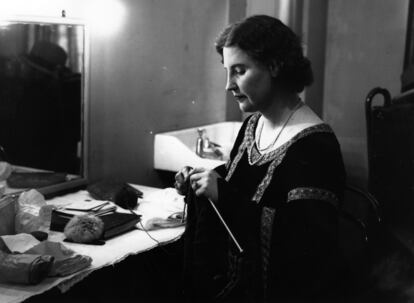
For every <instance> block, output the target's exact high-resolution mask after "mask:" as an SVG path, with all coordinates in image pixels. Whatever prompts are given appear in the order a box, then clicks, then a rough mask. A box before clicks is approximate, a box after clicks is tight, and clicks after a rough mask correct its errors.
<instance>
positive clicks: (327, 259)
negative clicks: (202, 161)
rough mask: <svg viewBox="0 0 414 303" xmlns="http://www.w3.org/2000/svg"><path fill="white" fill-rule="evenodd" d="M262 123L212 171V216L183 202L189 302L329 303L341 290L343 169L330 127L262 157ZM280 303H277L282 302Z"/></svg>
mask: <svg viewBox="0 0 414 303" xmlns="http://www.w3.org/2000/svg"><path fill="white" fill-rule="evenodd" d="M259 117H260V114H253V115H252V116H250V117H249V118H247V119H246V120H245V122H244V123H243V125H242V127H241V129H240V132H239V134H238V137H237V139H236V142H235V144H234V146H233V149H232V152H231V155H230V160H229V161H228V163H227V164H226V165H223V166H220V167H217V168H216V171H217V172H218V173H219V174H220V175H221V176H222V178H219V179H218V201H217V203H216V206H217V208H218V209H219V211H220V213H221V214H222V216H223V218H224V220H225V221H226V222H227V224H228V226H229V228H230V229H231V231H232V232H233V234H234V236H235V238H236V239H237V241H238V242H239V244H240V246H241V247H242V249H243V252H242V253H241V252H240V251H239V250H238V248H237V246H236V245H235V244H234V242H233V241H232V239H231V238H230V237H229V236H228V233H227V232H226V230H225V229H224V228H223V225H222V224H221V222H220V221H219V219H218V217H217V215H216V214H215V213H214V211H213V209H212V207H211V205H210V204H209V203H208V201H207V200H206V199H204V198H198V197H195V196H194V194H193V193H190V194H189V195H188V196H187V197H186V200H187V202H188V222H187V229H186V234H185V245H186V246H185V247H186V248H185V252H186V261H185V278H186V287H187V289H186V293H187V296H188V297H189V298H190V300H191V301H197V300H199V301H202V300H206V301H211V300H213V299H215V300H219V301H220V300H221V301H231V302H273V301H278V300H279V301H280V300H283V301H282V302H285V301H286V300H289V301H290V300H292V301H294V302H296V301H309V300H316V301H319V300H322V298H326V299H327V300H330V298H333V297H334V296H335V295H336V294H337V291H338V285H340V280H341V275H342V274H341V271H342V265H341V264H342V262H341V257H340V252H339V250H338V243H337V240H338V238H337V236H338V211H337V210H338V206H339V204H340V201H341V199H342V196H343V191H344V186H345V170H344V165H343V160H342V156H341V152H340V147H339V144H338V141H337V139H336V137H335V135H334V133H333V132H332V130H331V128H330V127H329V126H328V125H327V124H323V123H322V124H318V125H314V126H311V127H308V128H306V129H304V130H302V131H300V132H299V133H298V134H297V135H295V136H294V137H293V138H291V139H290V140H289V141H288V142H286V143H285V144H283V145H282V146H280V147H278V148H277V149H275V150H273V151H271V152H269V153H266V154H260V153H259V152H258V150H257V147H256V144H255V140H254V135H255V129H256V126H257V121H258V119H259ZM279 301H278V302H279Z"/></svg>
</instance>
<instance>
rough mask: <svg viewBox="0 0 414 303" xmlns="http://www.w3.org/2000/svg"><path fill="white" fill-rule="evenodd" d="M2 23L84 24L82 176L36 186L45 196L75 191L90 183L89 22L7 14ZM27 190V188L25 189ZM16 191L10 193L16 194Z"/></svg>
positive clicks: (1, 20)
mask: <svg viewBox="0 0 414 303" xmlns="http://www.w3.org/2000/svg"><path fill="white" fill-rule="evenodd" d="M0 22H1V23H5V24H7V23H43V24H63V25H80V26H83V29H84V34H83V45H84V64H83V71H82V85H81V117H82V118H81V121H82V125H81V138H82V139H81V141H82V150H81V155H82V157H81V171H80V178H77V179H74V180H69V181H65V182H63V183H58V184H54V185H49V186H45V187H39V188H35V189H36V190H37V191H39V192H40V193H42V194H43V195H44V196H45V197H47V198H49V197H53V196H56V195H59V194H61V193H65V192H69V191H73V190H76V189H80V188H82V187H85V186H86V185H87V184H88V172H89V169H88V163H89V153H88V147H89V107H90V105H89V96H90V94H89V85H90V79H89V77H90V33H89V27H88V24H87V23H86V22H85V21H84V20H82V19H74V18H66V17H61V18H56V17H40V16H6V17H4V18H3V17H1V19H0ZM25 190H27V189H25ZM16 193H18V192H15V193H10V195H14V194H16Z"/></svg>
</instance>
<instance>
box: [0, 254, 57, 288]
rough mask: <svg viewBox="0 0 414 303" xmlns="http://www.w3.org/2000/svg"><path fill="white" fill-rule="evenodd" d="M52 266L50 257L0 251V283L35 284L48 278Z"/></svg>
mask: <svg viewBox="0 0 414 303" xmlns="http://www.w3.org/2000/svg"><path fill="white" fill-rule="evenodd" d="M52 265H53V257H52V256H48V255H36V254H8V253H6V252H4V251H0V273H1V274H0V282H8V283H19V284H37V283H39V282H40V281H42V280H43V279H44V278H46V277H47V276H48V274H49V273H50V271H51V268H52Z"/></svg>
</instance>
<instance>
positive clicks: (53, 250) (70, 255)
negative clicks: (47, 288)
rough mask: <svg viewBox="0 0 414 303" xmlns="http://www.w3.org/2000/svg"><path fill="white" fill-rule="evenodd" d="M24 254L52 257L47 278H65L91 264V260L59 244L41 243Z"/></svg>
mask: <svg viewBox="0 0 414 303" xmlns="http://www.w3.org/2000/svg"><path fill="white" fill-rule="evenodd" d="M25 254H39V255H50V256H53V257H54V262H53V266H52V268H51V271H50V273H49V276H67V275H70V274H73V273H75V272H78V271H80V270H82V269H84V268H86V267H88V266H90V265H91V263H92V258H91V257H89V256H84V255H80V254H77V253H75V252H74V251H73V250H71V249H69V248H67V247H66V246H65V245H63V244H62V243H60V242H51V241H43V242H40V243H39V244H37V245H35V246H33V247H32V248H30V249H29V250H27V251H25Z"/></svg>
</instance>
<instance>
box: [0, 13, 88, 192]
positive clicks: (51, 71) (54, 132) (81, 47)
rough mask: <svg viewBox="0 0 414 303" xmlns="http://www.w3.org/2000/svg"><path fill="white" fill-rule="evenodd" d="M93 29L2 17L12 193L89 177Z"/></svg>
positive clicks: (1, 144)
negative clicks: (89, 40) (88, 118)
mask: <svg viewBox="0 0 414 303" xmlns="http://www.w3.org/2000/svg"><path fill="white" fill-rule="evenodd" d="M87 53H88V52H87V33H86V28H85V25H84V24H81V23H77V22H69V21H67V20H66V19H63V18H62V19H61V20H58V21H50V20H46V21H44V20H2V21H1V22H0V161H3V162H4V161H5V162H8V163H9V164H11V165H12V168H13V173H12V175H11V176H10V177H8V179H7V180H6V181H7V186H8V189H9V191H11V192H13V191H14V190H21V189H22V188H23V189H25V188H38V189H40V191H41V192H44V193H49V192H53V191H57V190H59V189H65V188H70V187H72V186H77V185H79V184H82V183H85V182H86V178H87V167H86V157H85V155H86V147H87V136H86V133H87V132H86V126H87V121H86V113H87V104H88V103H87V100H86V96H87V93H86V92H87V81H86V80H87V65H88V64H87V60H88V56H87Z"/></svg>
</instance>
